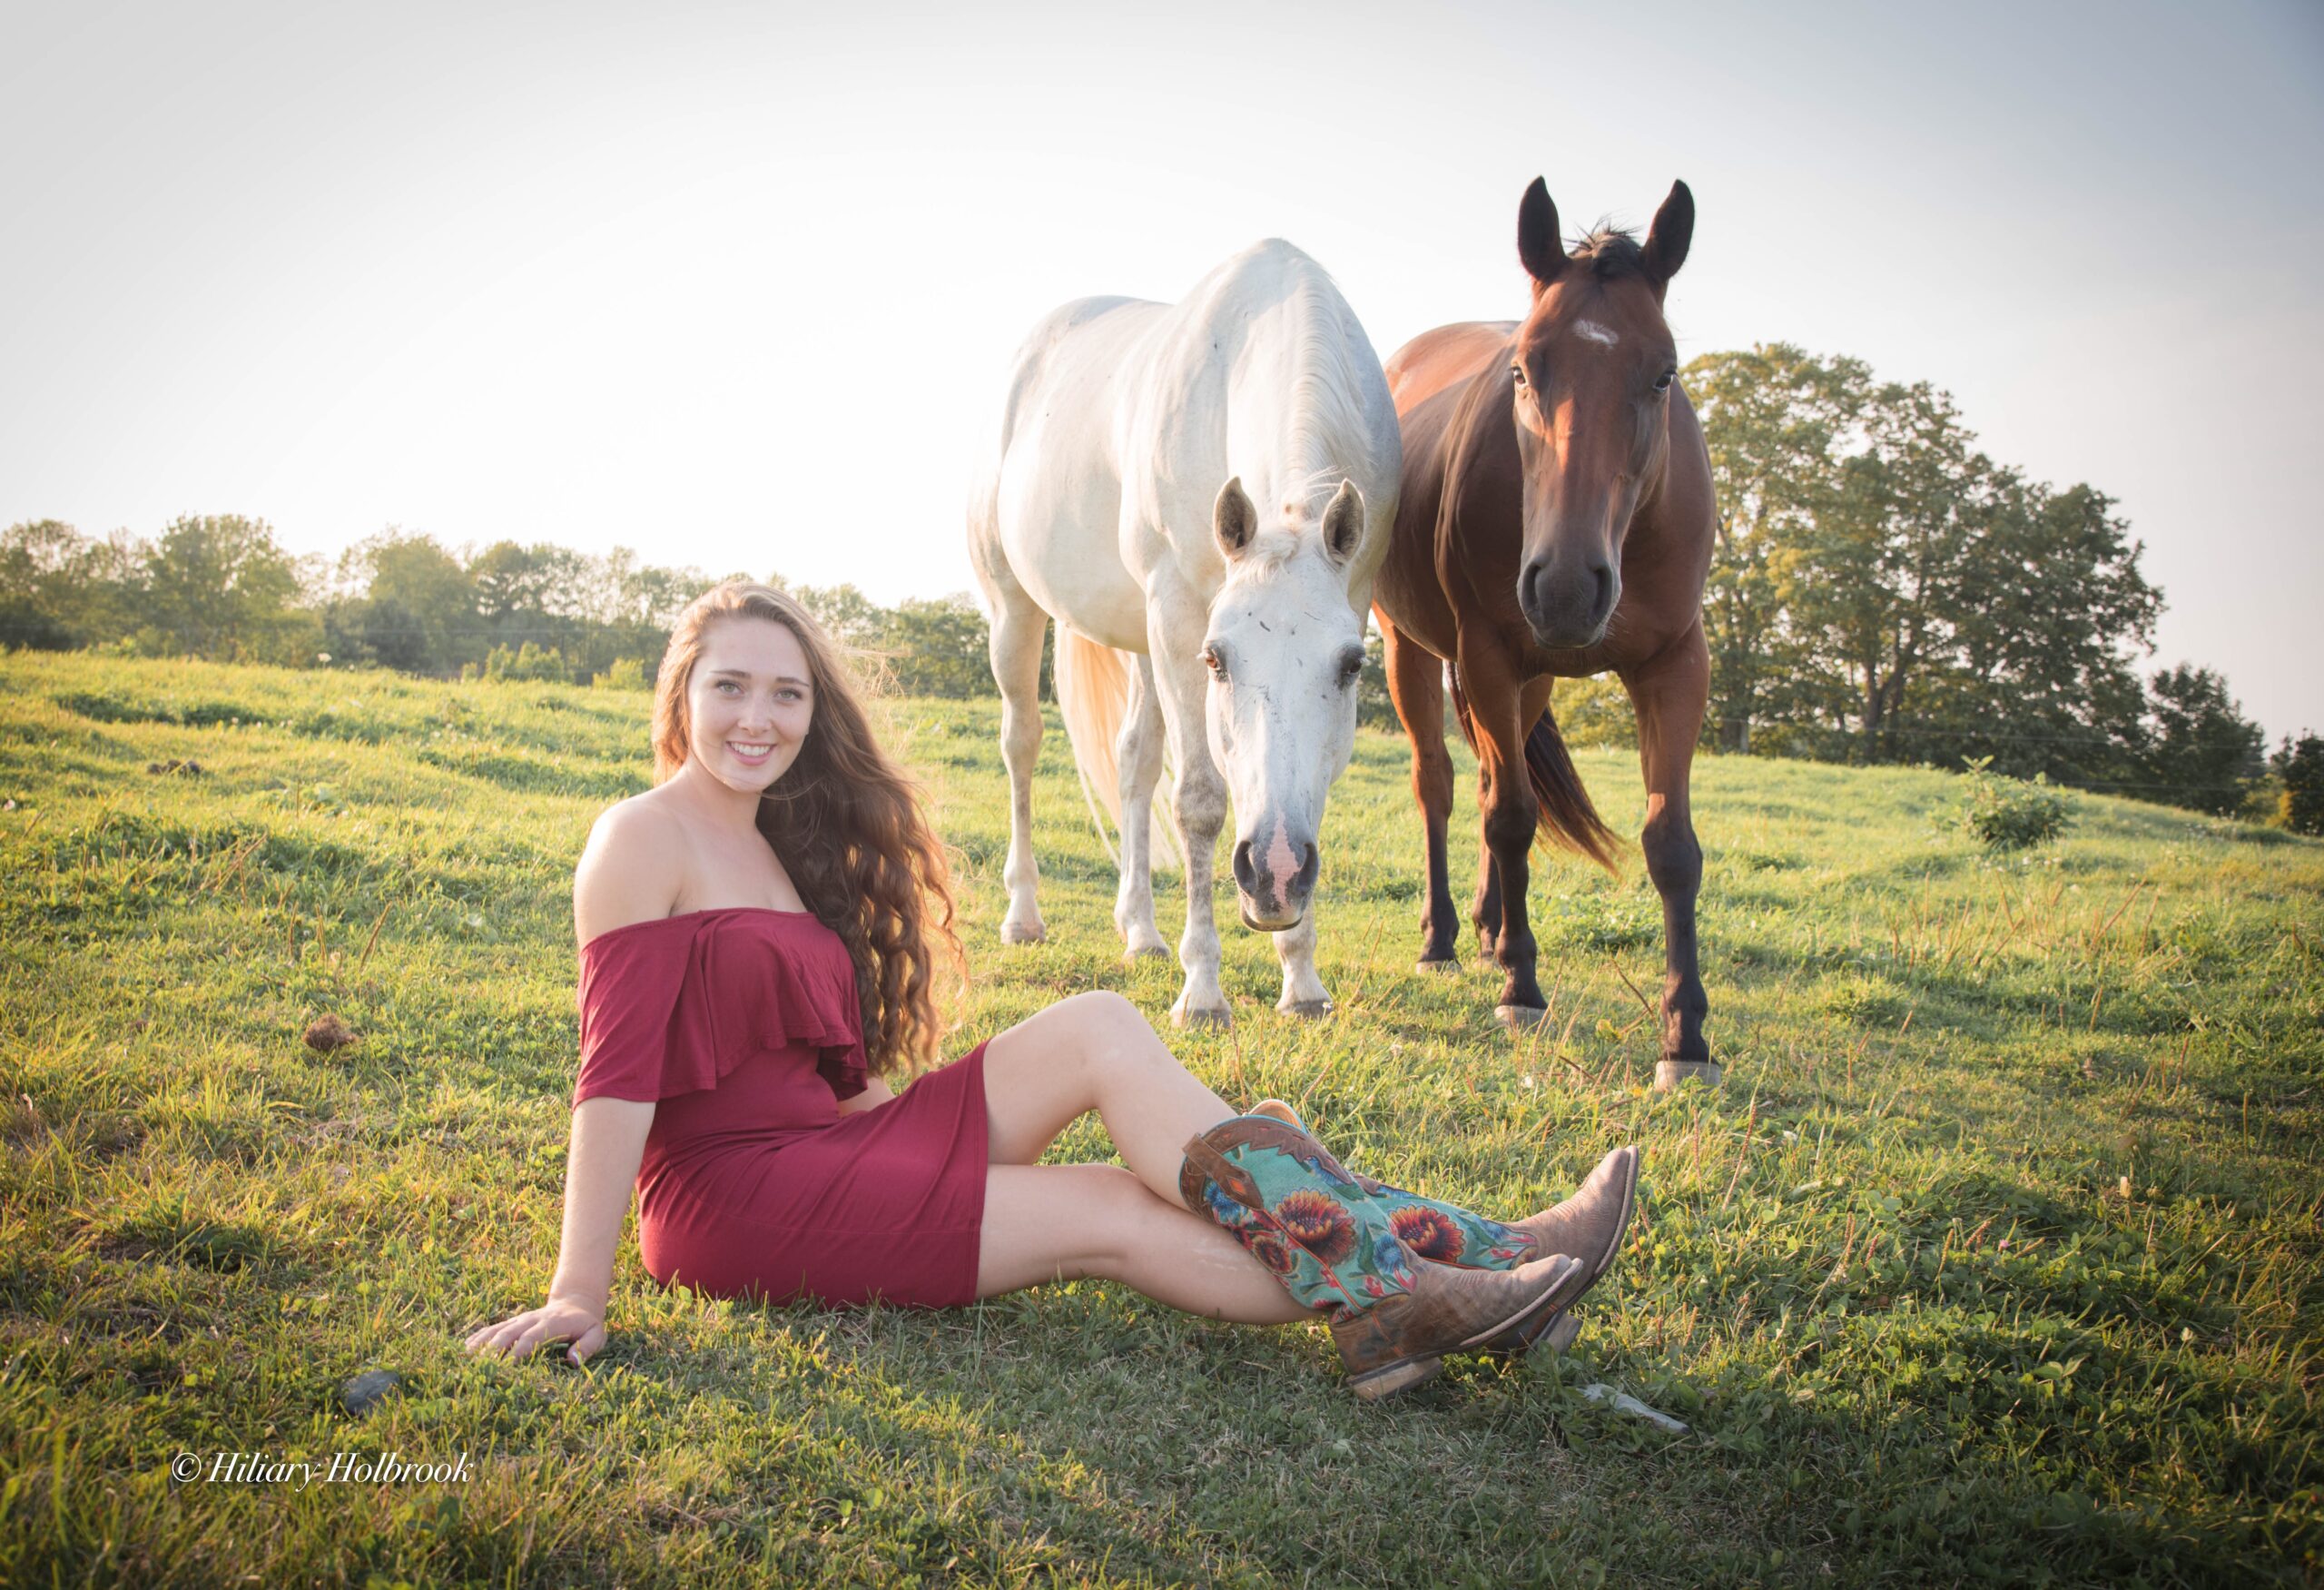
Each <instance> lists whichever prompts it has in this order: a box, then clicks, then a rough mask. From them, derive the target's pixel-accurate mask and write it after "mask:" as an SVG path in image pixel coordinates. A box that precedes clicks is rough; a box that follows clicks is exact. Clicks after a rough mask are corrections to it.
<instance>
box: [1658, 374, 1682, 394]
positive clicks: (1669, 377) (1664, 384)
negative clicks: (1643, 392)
mask: <svg viewBox="0 0 2324 1590" xmlns="http://www.w3.org/2000/svg"><path fill="white" fill-rule="evenodd" d="M1678 379H1679V372H1678V371H1677V370H1664V371H1663V372H1662V373H1661V374H1660V375H1659V376H1657V377H1656V378H1655V380H1654V390H1656V391H1658V392H1667V391H1669V390H1670V383H1671V382H1672V381H1674V380H1678Z"/></svg>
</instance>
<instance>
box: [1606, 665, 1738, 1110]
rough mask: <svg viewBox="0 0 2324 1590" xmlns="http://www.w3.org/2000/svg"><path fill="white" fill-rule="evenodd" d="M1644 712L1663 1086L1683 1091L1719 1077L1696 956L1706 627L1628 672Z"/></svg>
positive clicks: (1658, 1073)
mask: <svg viewBox="0 0 2324 1590" xmlns="http://www.w3.org/2000/svg"><path fill="white" fill-rule="evenodd" d="M1622 684H1623V685H1624V686H1627V687H1628V689H1629V690H1630V702H1631V705H1632V706H1635V707H1636V708H1637V709H1638V755H1639V765H1640V770H1641V771H1643V772H1644V773H1645V775H1646V829H1645V832H1644V833H1642V834H1641V835H1640V836H1639V837H1640V847H1641V848H1643V849H1644V850H1645V852H1646V871H1647V875H1648V876H1649V877H1650V878H1652V879H1653V880H1654V887H1655V890H1656V892H1657V893H1659V894H1660V895H1661V896H1662V939H1663V953H1664V963H1663V964H1664V970H1663V974H1662V1060H1661V1063H1660V1064H1659V1065H1658V1066H1657V1067H1656V1068H1655V1072H1654V1085H1655V1086H1656V1087H1658V1088H1675V1087H1677V1086H1678V1085H1679V1079H1681V1078H1683V1077H1690V1076H1696V1077H1700V1078H1702V1079H1703V1080H1704V1081H1707V1082H1716V1081H1718V1078H1719V1068H1718V1065H1717V1064H1715V1063H1714V1062H1712V1060H1711V1058H1710V1049H1709V1045H1707V1044H1706V1043H1704V1042H1703V1016H1704V1014H1705V1013H1706V1012H1708V1011H1709V1009H1710V1001H1709V997H1708V996H1707V995H1706V994H1705V993H1703V980H1702V975H1701V972H1700V970H1699V965H1698V963H1697V960H1696V954H1695V894H1696V892H1697V891H1698V890H1699V889H1700V888H1701V886H1702V881H1703V851H1702V846H1701V845H1699V844H1697V843H1696V842H1695V823H1694V816H1693V814H1692V812H1691V810H1690V808H1689V805H1688V783H1689V774H1690V773H1691V772H1692V770H1693V767H1694V761H1695V741H1696V739H1697V738H1698V737H1699V736H1700V735H1701V734H1702V729H1703V706H1704V703H1705V702H1706V701H1707V700H1709V695H1710V653H1709V648H1708V647H1706V646H1705V645H1704V643H1703V627H1702V625H1701V623H1700V622H1699V621H1698V622H1697V623H1696V625H1695V627H1693V628H1692V629H1690V630H1689V631H1688V632H1687V634H1686V636H1685V637H1684V638H1682V639H1680V640H1679V642H1678V643H1677V644H1675V645H1673V646H1670V647H1667V648H1665V649H1664V650H1663V651H1662V652H1661V653H1660V654H1659V655H1658V656H1656V657H1652V658H1650V659H1649V660H1648V661H1646V662H1644V663H1641V664H1640V665H1639V666H1638V667H1634V668H1626V669H1624V670H1623V671H1622Z"/></svg>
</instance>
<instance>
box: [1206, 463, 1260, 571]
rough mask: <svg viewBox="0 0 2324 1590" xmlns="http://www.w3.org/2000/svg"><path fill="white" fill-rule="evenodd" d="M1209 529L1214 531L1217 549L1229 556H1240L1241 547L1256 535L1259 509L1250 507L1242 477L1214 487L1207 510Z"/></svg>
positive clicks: (1238, 476)
mask: <svg viewBox="0 0 2324 1590" xmlns="http://www.w3.org/2000/svg"><path fill="white" fill-rule="evenodd" d="M1210 523H1211V528H1213V529H1215V530H1216V531H1217V532H1218V549H1219V550H1220V551H1222V552H1224V553H1226V556H1227V557H1229V558H1238V557H1240V556H1242V552H1243V548H1246V547H1247V546H1249V545H1250V544H1251V538H1252V537H1253V536H1255V535H1256V534H1258V529H1259V510H1258V509H1256V508H1254V507H1252V506H1251V494H1250V493H1249V492H1247V491H1246V490H1244V489H1243V477H1242V476H1240V475H1237V476H1236V477H1235V478H1234V479H1231V480H1229V481H1227V482H1226V485H1224V486H1221V487H1220V488H1219V489H1218V501H1217V503H1216V505H1214V506H1213V507H1212V509H1211V510H1210Z"/></svg>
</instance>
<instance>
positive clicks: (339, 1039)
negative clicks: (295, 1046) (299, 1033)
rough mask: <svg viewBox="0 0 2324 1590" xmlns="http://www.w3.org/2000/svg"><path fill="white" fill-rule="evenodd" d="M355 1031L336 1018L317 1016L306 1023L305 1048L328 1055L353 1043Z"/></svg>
mask: <svg viewBox="0 0 2324 1590" xmlns="http://www.w3.org/2000/svg"><path fill="white" fill-rule="evenodd" d="M355 1039H356V1032H355V1029H354V1028H352V1027H350V1026H349V1025H348V1024H347V1023H346V1022H342V1021H340V1019H339V1018H338V1017H337V1016H318V1017H316V1018H315V1019H314V1020H313V1021H311V1022H308V1023H307V1047H308V1048H310V1049H312V1050H315V1051H317V1052H320V1053H323V1054H329V1053H330V1052H331V1051H332V1050H334V1049H344V1048H346V1047H347V1046H348V1045H349V1044H350V1043H352V1042H355Z"/></svg>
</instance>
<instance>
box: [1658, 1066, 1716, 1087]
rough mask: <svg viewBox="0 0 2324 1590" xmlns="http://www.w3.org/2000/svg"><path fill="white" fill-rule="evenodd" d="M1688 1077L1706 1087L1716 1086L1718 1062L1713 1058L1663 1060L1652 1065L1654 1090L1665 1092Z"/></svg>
mask: <svg viewBox="0 0 2324 1590" xmlns="http://www.w3.org/2000/svg"><path fill="white" fill-rule="evenodd" d="M1689 1077H1693V1078H1694V1079H1695V1080H1696V1081H1699V1082H1701V1083H1703V1084H1704V1085H1705V1086H1707V1087H1712V1088H1716V1087H1717V1086H1718V1081H1719V1071H1718V1062H1717V1061H1715V1060H1665V1061H1659V1062H1656V1064H1655V1067H1654V1091H1656V1092H1658V1093H1667V1092H1669V1091H1671V1090H1672V1089H1673V1088H1676V1087H1677V1086H1678V1085H1679V1083H1680V1082H1683V1081H1686V1080H1687V1079H1688V1078H1689Z"/></svg>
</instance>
